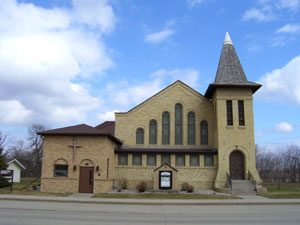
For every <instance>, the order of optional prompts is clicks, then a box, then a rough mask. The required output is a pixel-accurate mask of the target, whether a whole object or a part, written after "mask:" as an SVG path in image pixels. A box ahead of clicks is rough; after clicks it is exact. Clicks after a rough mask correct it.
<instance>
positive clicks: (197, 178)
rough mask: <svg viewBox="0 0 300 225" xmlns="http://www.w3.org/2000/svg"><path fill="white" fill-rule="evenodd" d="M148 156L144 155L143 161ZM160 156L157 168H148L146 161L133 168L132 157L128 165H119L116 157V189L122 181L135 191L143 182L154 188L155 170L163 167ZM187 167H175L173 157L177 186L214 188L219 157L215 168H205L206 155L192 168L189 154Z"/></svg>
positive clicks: (172, 158) (215, 157)
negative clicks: (184, 184) (189, 185)
mask: <svg viewBox="0 0 300 225" xmlns="http://www.w3.org/2000/svg"><path fill="white" fill-rule="evenodd" d="M145 158H146V154H143V159H145ZM160 158H161V157H160V154H157V161H156V162H157V166H147V165H146V160H143V162H142V165H141V166H132V163H131V162H132V161H131V159H132V155H131V154H129V155H128V165H127V166H119V165H118V154H116V156H115V182H114V187H115V188H117V187H118V186H119V185H120V181H121V180H122V179H124V178H125V179H126V180H127V181H128V188H129V189H135V187H136V185H137V184H139V183H140V182H141V181H145V182H146V183H147V185H148V188H149V189H153V188H154V170H155V169H156V168H157V167H159V166H160V165H161V161H160ZM185 160H186V163H185V166H184V167H179V166H176V165H175V155H174V154H172V155H171V165H170V166H172V167H173V168H175V169H177V170H178V172H177V175H176V176H177V184H176V185H177V186H178V187H181V184H182V183H189V184H191V185H194V187H195V188H196V189H206V188H213V187H214V181H215V178H216V175H217V170H218V156H217V155H214V167H204V155H200V166H199V167H190V166H189V164H190V161H189V154H186V155H185Z"/></svg>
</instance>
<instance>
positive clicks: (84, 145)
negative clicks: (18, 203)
mask: <svg viewBox="0 0 300 225" xmlns="http://www.w3.org/2000/svg"><path fill="white" fill-rule="evenodd" d="M76 142H77V145H79V146H81V147H79V148H77V149H76V156H75V160H73V148H72V147H69V146H71V145H73V137H72V136H45V139H44V151H43V165H42V177H41V191H42V192H53V193H64V192H71V193H78V191H79V171H80V166H92V167H94V193H101V192H106V191H108V190H110V189H111V188H112V186H113V178H114V148H115V146H116V145H115V143H113V142H112V141H111V140H110V139H108V138H106V137H94V136H90V137H86V136H78V137H76ZM64 162H67V164H68V177H54V164H62V163H64ZM74 166H75V167H76V169H75V170H74ZM97 166H98V167H99V171H97V170H96V167H97Z"/></svg>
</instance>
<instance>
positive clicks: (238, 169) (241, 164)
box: [229, 151, 245, 180]
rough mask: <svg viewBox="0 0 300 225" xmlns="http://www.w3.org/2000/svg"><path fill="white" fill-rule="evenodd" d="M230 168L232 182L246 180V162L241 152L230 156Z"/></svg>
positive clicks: (234, 152)
mask: <svg viewBox="0 0 300 225" xmlns="http://www.w3.org/2000/svg"><path fill="white" fill-rule="evenodd" d="M229 167H230V177H231V179H232V180H245V160H244V155H243V154H242V153H241V152H240V151H233V152H232V153H231V154H230V156H229Z"/></svg>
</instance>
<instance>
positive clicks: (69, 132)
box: [37, 124, 122, 145]
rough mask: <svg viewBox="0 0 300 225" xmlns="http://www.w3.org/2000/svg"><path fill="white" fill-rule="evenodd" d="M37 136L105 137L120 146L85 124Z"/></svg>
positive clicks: (115, 139) (116, 141)
mask: <svg viewBox="0 0 300 225" xmlns="http://www.w3.org/2000/svg"><path fill="white" fill-rule="evenodd" d="M37 134H38V135H43V136H46V135H58V136H106V137H108V138H109V139H110V140H112V141H113V142H115V143H116V144H119V145H121V144H122V142H121V141H120V140H119V139H117V138H116V137H114V136H113V135H111V134H110V133H106V132H103V131H101V130H99V129H97V128H94V127H91V126H89V125H86V124H79V125H75V126H70V127H63V128H58V129H53V130H46V131H42V132H38V133H37Z"/></svg>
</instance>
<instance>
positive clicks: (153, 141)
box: [149, 120, 157, 144]
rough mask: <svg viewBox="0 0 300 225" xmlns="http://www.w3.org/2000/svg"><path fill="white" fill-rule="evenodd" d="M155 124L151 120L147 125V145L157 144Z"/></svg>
mask: <svg viewBox="0 0 300 225" xmlns="http://www.w3.org/2000/svg"><path fill="white" fill-rule="evenodd" d="M156 129H157V123H156V121H155V120H151V121H150V124H149V144H157V141H156V139H157V130H156Z"/></svg>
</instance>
